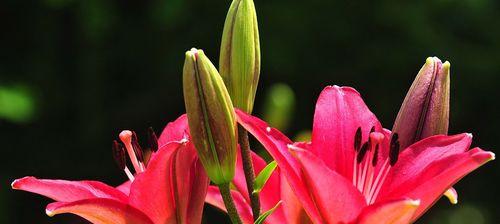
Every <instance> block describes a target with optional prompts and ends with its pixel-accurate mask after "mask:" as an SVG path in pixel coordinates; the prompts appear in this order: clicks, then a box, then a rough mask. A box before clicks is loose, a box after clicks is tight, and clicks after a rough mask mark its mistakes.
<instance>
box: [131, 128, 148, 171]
mask: <svg viewBox="0 0 500 224" xmlns="http://www.w3.org/2000/svg"><path fill="white" fill-rule="evenodd" d="M131 143H132V148H133V149H134V153H135V156H136V157H137V160H138V161H139V165H140V166H141V171H144V170H145V166H144V154H143V152H144V151H143V150H142V147H141V145H139V140H137V134H136V133H135V131H132V142H131Z"/></svg>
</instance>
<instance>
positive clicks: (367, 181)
mask: <svg viewBox="0 0 500 224" xmlns="http://www.w3.org/2000/svg"><path fill="white" fill-rule="evenodd" d="M384 138H385V136H384V134H382V133H380V132H376V131H375V128H374V127H372V128H371V130H370V133H369V137H368V140H367V141H366V142H364V143H363V144H362V139H363V133H362V129H361V127H359V128H358V129H357V130H356V133H355V136H354V150H355V156H354V159H353V175H352V183H353V185H354V186H355V187H356V188H357V189H358V190H359V192H361V193H362V194H363V196H364V197H365V200H366V203H367V204H373V203H374V202H375V199H377V196H378V194H379V192H380V189H381V188H382V185H383V183H384V181H385V179H386V178H387V174H388V173H389V170H390V168H391V167H392V166H393V165H394V164H395V163H396V162H397V156H398V154H399V141H398V139H397V134H394V136H393V137H392V138H391V147H390V153H389V154H390V155H389V157H390V158H389V159H385V161H384V163H383V164H378V161H379V150H380V148H381V146H380V145H381V144H382V141H383V140H384Z"/></svg>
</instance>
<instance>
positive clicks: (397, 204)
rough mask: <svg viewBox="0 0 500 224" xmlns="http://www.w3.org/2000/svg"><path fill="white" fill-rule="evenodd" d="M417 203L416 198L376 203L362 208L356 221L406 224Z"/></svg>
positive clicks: (418, 203)
mask: <svg viewBox="0 0 500 224" xmlns="http://www.w3.org/2000/svg"><path fill="white" fill-rule="evenodd" d="M419 205H420V202H419V201H418V200H410V199H402V200H395V201H389V202H383V203H376V204H373V205H370V206H368V207H366V208H364V209H363V211H362V212H361V214H360V215H359V217H358V221H357V222H356V223H357V224H372V223H385V224H408V223H411V220H412V216H413V214H414V213H415V210H417V208H418V206H419Z"/></svg>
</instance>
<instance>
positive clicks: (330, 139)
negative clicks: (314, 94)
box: [312, 86, 383, 180]
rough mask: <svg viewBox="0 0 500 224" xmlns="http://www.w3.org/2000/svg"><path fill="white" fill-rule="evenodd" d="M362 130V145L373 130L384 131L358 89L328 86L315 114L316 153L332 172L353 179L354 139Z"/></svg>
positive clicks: (314, 140)
mask: <svg viewBox="0 0 500 224" xmlns="http://www.w3.org/2000/svg"><path fill="white" fill-rule="evenodd" d="M359 127H360V128H361V131H362V142H365V141H367V140H368V133H370V130H371V129H372V127H374V128H375V131H377V132H382V130H383V129H382V126H381V125H380V122H379V121H378V119H377V117H375V115H374V114H373V113H372V112H371V111H370V110H369V109H368V107H367V106H366V104H365V102H364V101H363V99H362V98H361V96H360V94H359V93H358V92H357V91H356V90H355V89H353V88H350V87H339V86H328V87H326V88H325V89H324V90H323V91H322V92H321V94H320V96H319V98H318V101H317V103H316V109H315V112H314V124H313V131H312V146H313V147H312V152H313V153H314V154H315V155H316V156H318V157H319V158H321V159H322V160H323V161H325V164H326V165H327V166H328V167H329V168H330V169H332V170H335V171H336V172H337V173H339V174H341V175H342V176H344V177H346V178H347V179H349V180H351V179H352V172H353V170H352V161H353V160H354V154H355V149H354V136H355V133H356V131H357V129H358V128H359Z"/></svg>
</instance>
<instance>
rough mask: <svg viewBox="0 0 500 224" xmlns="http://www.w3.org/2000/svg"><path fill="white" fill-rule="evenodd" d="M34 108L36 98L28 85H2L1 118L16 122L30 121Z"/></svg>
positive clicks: (0, 99)
mask: <svg viewBox="0 0 500 224" xmlns="http://www.w3.org/2000/svg"><path fill="white" fill-rule="evenodd" d="M34 110H35V103H34V99H33V96H32V94H31V93H30V92H29V89H27V87H22V86H15V87H3V86H0V118H3V119H7V120H9V121H12V122H16V123H23V122H29V121H30V120H31V119H32V118H33V114H34V112H35V111H34Z"/></svg>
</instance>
